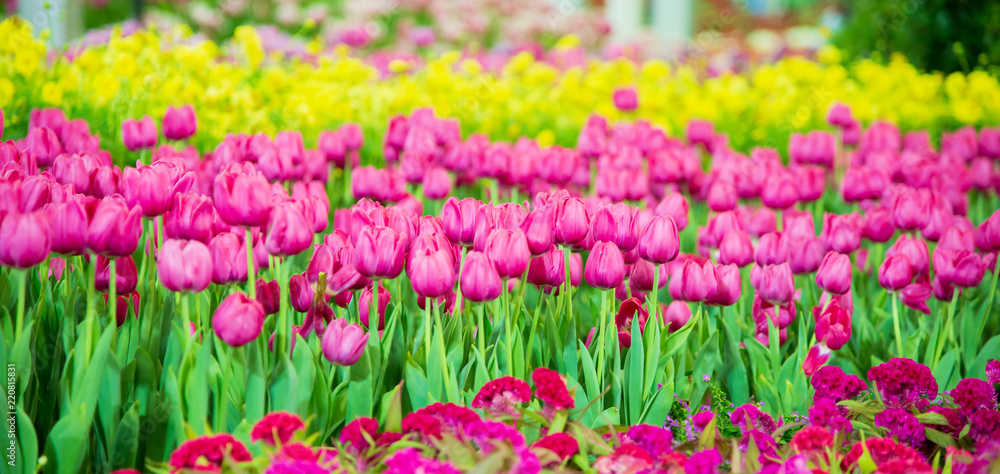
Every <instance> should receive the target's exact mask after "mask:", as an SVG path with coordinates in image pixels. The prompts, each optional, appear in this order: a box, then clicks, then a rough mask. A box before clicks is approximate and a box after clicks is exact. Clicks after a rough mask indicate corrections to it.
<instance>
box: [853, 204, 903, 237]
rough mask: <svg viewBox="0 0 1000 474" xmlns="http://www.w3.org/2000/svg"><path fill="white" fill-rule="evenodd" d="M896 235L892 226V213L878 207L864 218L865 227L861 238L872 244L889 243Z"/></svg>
mask: <svg viewBox="0 0 1000 474" xmlns="http://www.w3.org/2000/svg"><path fill="white" fill-rule="evenodd" d="M895 233H896V228H895V227H894V226H893V224H892V213H891V212H890V211H889V210H888V209H886V208H884V207H881V206H879V207H876V208H874V209H872V210H870V211H868V212H867V213H865V217H864V227H863V228H862V229H861V236H862V237H864V238H866V239H868V240H870V241H872V242H879V243H881V242H888V241H889V239H891V238H892V236H893V235H894V234H895Z"/></svg>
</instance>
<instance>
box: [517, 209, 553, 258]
mask: <svg viewBox="0 0 1000 474" xmlns="http://www.w3.org/2000/svg"><path fill="white" fill-rule="evenodd" d="M554 227H555V213H554V211H553V210H552V208H551V207H550V206H548V205H546V206H542V207H541V208H540V209H535V210H534V211H531V213H529V214H528V215H527V216H526V217H525V218H524V221H523V222H522V223H521V230H523V231H524V236H525V238H526V239H527V240H528V250H530V251H531V255H536V256H537V255H542V254H544V253H545V252H547V251H549V248H551V247H552V244H553V243H554V242H555V229H554Z"/></svg>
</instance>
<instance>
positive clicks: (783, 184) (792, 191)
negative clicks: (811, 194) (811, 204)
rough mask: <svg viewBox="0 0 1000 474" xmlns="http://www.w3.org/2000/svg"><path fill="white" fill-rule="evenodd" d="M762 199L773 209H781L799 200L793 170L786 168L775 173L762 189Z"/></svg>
mask: <svg viewBox="0 0 1000 474" xmlns="http://www.w3.org/2000/svg"><path fill="white" fill-rule="evenodd" d="M760 200H761V202H762V203H763V204H764V205H765V206H767V207H769V208H771V209H776V210H781V209H788V208H789V207H792V205H793V204H795V202H796V201H798V200H799V192H798V187H797V186H796V185H795V177H794V176H793V175H792V173H791V172H789V171H785V170H782V171H778V172H776V173H774V175H773V176H772V177H771V178H770V179H769V180H768V183H767V184H766V185H765V186H764V187H763V189H761V194H760Z"/></svg>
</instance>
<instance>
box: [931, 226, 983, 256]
mask: <svg viewBox="0 0 1000 474" xmlns="http://www.w3.org/2000/svg"><path fill="white" fill-rule="evenodd" d="M937 248H938V249H948V250H967V251H969V252H972V251H974V250H975V249H976V246H975V240H974V232H973V231H969V230H964V229H961V228H959V227H958V226H956V225H954V224H952V225H950V226H948V227H947V228H946V229H945V230H944V232H942V233H941V239H940V240H938V246H937Z"/></svg>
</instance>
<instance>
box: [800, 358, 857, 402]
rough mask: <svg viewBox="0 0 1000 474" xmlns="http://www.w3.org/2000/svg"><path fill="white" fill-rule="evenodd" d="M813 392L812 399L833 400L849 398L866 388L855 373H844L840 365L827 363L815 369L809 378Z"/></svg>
mask: <svg viewBox="0 0 1000 474" xmlns="http://www.w3.org/2000/svg"><path fill="white" fill-rule="evenodd" d="M810 382H811V383H812V386H813V389H815V391H816V392H815V393H814V394H813V400H814V401H815V400H819V399H821V398H829V399H831V400H833V401H835V402H840V401H843V400H849V399H851V398H854V397H856V396H858V395H859V394H860V393H861V392H863V391H865V390H866V389H868V385H865V382H864V381H863V380H861V378H860V377H858V376H857V375H849V374H845V373H844V370H843V369H841V368H840V367H837V366H833V365H827V366H824V367H822V368H820V369H819V370H817V371H816V373H815V374H813V376H812V377H811V379H810Z"/></svg>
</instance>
